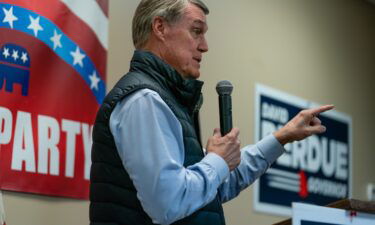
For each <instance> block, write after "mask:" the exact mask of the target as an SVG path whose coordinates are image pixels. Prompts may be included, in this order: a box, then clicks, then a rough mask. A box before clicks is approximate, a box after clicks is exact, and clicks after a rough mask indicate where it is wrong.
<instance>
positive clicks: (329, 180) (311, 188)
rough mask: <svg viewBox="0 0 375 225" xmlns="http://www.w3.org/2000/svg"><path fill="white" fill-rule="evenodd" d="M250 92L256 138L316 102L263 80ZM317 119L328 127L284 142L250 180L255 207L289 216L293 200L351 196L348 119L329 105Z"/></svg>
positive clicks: (322, 201)
mask: <svg viewBox="0 0 375 225" xmlns="http://www.w3.org/2000/svg"><path fill="white" fill-rule="evenodd" d="M255 96H256V97H255V104H256V105H255V109H256V113H255V124H256V125H255V136H256V137H255V139H256V141H258V140H261V139H262V138H264V137H265V136H267V135H269V134H270V133H273V132H274V131H276V130H277V129H279V128H281V127H282V126H284V125H285V124H286V123H287V122H288V121H289V120H291V119H292V118H293V117H294V116H296V115H297V113H298V112H300V111H301V110H303V109H307V108H312V107H316V106H318V104H316V103H312V102H310V101H308V100H304V99H302V98H300V97H296V96H293V95H290V94H288V93H285V92H282V91H278V90H276V89H273V88H270V87H266V86H263V85H257V86H256V95H255ZM319 119H320V120H321V121H322V123H323V124H324V125H325V126H326V127H327V131H326V132H325V133H323V134H317V135H313V136H311V137H309V138H307V139H305V140H302V141H296V142H293V143H289V144H287V145H285V150H286V152H285V153H284V154H283V155H282V156H281V157H279V158H278V160H277V161H276V162H275V163H274V164H273V165H272V166H271V167H270V168H269V169H268V170H267V172H266V173H265V174H264V175H263V176H261V177H260V179H259V180H258V181H257V182H256V183H255V186H254V208H255V210H256V211H260V212H267V213H272V214H278V215H288V216H290V215H291V206H292V202H305V203H312V204H317V205H326V204H329V203H332V202H335V201H338V200H341V199H344V198H348V197H350V196H351V170H352V165H351V159H352V157H351V154H352V145H351V143H352V137H351V131H352V128H351V127H352V123H351V118H350V117H349V116H348V115H345V114H344V113H340V112H338V111H336V110H333V111H329V112H325V113H322V114H321V115H319Z"/></svg>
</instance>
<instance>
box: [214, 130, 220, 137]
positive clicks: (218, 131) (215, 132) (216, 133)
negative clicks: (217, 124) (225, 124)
mask: <svg viewBox="0 0 375 225" xmlns="http://www.w3.org/2000/svg"><path fill="white" fill-rule="evenodd" d="M214 136H215V137H221V132H220V128H215V129H214Z"/></svg>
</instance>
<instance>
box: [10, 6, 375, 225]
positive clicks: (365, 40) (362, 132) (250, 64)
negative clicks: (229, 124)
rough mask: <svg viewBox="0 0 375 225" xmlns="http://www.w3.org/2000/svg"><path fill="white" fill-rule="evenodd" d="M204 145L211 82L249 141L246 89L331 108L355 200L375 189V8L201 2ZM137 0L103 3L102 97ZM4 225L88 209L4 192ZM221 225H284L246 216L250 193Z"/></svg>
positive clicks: (250, 103)
mask: <svg viewBox="0 0 375 225" xmlns="http://www.w3.org/2000/svg"><path fill="white" fill-rule="evenodd" d="M206 2H207V4H208V5H209V7H210V9H211V14H210V15H209V17H208V22H209V27H210V28H209V31H208V36H207V38H208V42H209V47H210V51H209V52H208V53H207V54H206V56H205V58H204V61H203V65H202V76H201V79H202V80H204V81H205V87H204V96H205V104H204V107H203V110H202V114H201V119H202V129H203V130H202V131H203V137H204V139H207V138H208V137H209V136H210V134H211V133H212V130H213V128H215V127H217V126H218V123H219V118H218V113H217V110H216V109H217V108H218V106H217V96H216V92H215V90H214V87H215V85H216V83H217V81H219V80H222V79H228V80H231V81H232V83H233V85H234V87H235V90H234V93H233V116H234V123H235V124H236V125H237V126H239V127H240V128H241V140H242V142H243V144H244V145H245V144H250V143H252V142H253V136H254V132H253V130H254V120H253V117H254V113H253V109H254V100H253V99H254V85H255V83H257V82H259V83H263V84H266V85H268V86H271V87H274V88H277V89H280V90H283V91H286V92H288V93H291V94H293V95H297V96H300V97H302V98H305V99H308V100H311V101H314V102H318V103H333V104H335V105H336V108H337V110H338V111H341V112H345V113H347V114H349V115H351V116H352V118H353V146H354V149H353V165H354V167H353V197H354V198H358V199H363V200H365V199H366V197H365V185H366V184H367V183H369V182H372V183H375V173H374V171H375V165H374V160H375V149H374V147H373V143H372V141H373V140H375V132H374V131H373V128H374V126H375V123H374V118H373V115H375V101H374V97H375V78H374V75H375V66H374V65H375V6H374V5H371V4H369V3H367V2H365V1H359V0H330V1H327V0H309V1H307V0H306V1H300V0H284V1H279V0H232V1H228V0H206ZM137 3H138V1H135V0H111V5H110V17H111V18H110V44H109V62H108V65H109V74H108V88H111V87H112V86H113V85H114V83H115V82H116V81H117V80H118V79H119V78H120V76H121V75H122V74H124V73H125V72H126V71H127V70H128V65H129V60H130V57H131V55H132V51H133V47H132V44H131V33H130V25H131V17H132V14H133V12H134V9H135V7H136V5H137ZM4 200H5V210H6V214H7V222H8V224H9V225H66V224H74V225H81V224H88V202H85V201H77V200H69V199H61V198H51V197H40V196H36V195H29V194H17V193H9V192H5V196H4ZM224 208H225V213H226V218H227V223H228V225H245V224H270V223H272V222H276V221H279V220H281V219H283V218H282V217H275V216H269V215H265V214H260V213H254V212H253V205H252V188H249V189H247V190H246V191H244V192H243V193H242V194H241V195H240V196H239V197H238V198H237V199H235V200H233V201H231V202H230V203H227V204H225V205H224Z"/></svg>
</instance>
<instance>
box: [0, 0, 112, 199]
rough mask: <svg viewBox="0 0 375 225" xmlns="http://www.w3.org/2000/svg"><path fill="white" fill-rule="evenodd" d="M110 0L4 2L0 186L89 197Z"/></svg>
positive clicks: (0, 7) (0, 21) (0, 4)
mask: <svg viewBox="0 0 375 225" xmlns="http://www.w3.org/2000/svg"><path fill="white" fill-rule="evenodd" d="M107 49H108V0H48V1H40V0H5V1H4V0H2V1H0V171H1V173H0V188H1V189H3V190H11V191H21V192H31V193H37V194H46V195H54V196H66V197H74V198H88V187H89V169H90V163H91V161H90V158H91V155H90V154H91V153H90V151H89V150H88V149H91V129H92V124H93V123H94V120H95V116H96V111H97V109H98V108H99V106H100V104H101V103H102V101H103V98H104V96H105V93H106V58H107Z"/></svg>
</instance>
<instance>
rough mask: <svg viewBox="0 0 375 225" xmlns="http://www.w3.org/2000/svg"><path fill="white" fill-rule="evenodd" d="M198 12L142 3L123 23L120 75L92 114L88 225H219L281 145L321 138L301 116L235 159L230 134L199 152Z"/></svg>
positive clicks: (164, 2) (185, 0) (201, 49)
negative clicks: (128, 29) (126, 44)
mask: <svg viewBox="0 0 375 225" xmlns="http://www.w3.org/2000/svg"><path fill="white" fill-rule="evenodd" d="M208 13H209V10H208V8H207V7H206V6H205V5H204V3H202V2H201V1H200V0H142V1H141V3H140V4H139V6H138V8H137V10H136V12H135V15H134V18H133V41H134V45H135V47H136V49H137V50H136V51H135V53H134V56H133V59H132V61H131V67H130V72H129V73H128V74H127V75H126V76H124V77H122V78H121V80H120V81H119V82H118V83H117V84H116V86H115V87H114V88H113V90H111V92H110V93H109V94H108V96H107V97H106V99H105V101H104V103H103V105H102V107H101V109H100V110H99V112H98V116H97V120H96V123H95V128H94V134H93V142H94V144H93V152H92V161H93V162H92V168H91V194H90V200H91V205H90V220H91V224H92V225H94V224H97V225H99V224H101V225H104V224H108V225H109V224H129V225H138V224H186V225H187V224H189V225H198V224H213V225H216V224H220V225H223V224H225V220H224V215H223V210H222V206H221V204H222V203H223V202H226V201H228V200H230V199H232V198H234V197H235V196H237V195H238V194H239V192H240V191H241V190H243V189H244V188H246V187H247V186H249V185H250V184H251V183H252V182H253V181H254V180H255V179H257V178H258V177H259V176H260V175H262V174H263V173H264V172H265V170H266V169H267V168H268V167H269V166H270V165H271V164H272V163H273V162H274V161H275V160H276V159H277V157H279V156H280V155H281V154H282V153H283V152H284V148H283V147H282V146H283V145H284V144H286V143H288V142H292V141H295V140H301V139H304V138H306V137H308V136H310V135H312V134H315V133H321V132H324V131H325V127H324V126H322V125H321V123H320V121H319V119H318V118H317V117H316V116H317V115H318V114H319V113H321V112H324V111H326V110H329V109H331V108H332V107H333V106H324V107H320V108H316V109H310V110H304V111H302V112H301V113H300V114H298V115H297V116H296V117H295V118H294V119H292V120H291V121H290V122H289V123H288V124H287V125H286V126H285V127H283V128H281V129H280V130H279V131H276V132H275V133H274V134H271V135H269V136H268V137H266V138H265V139H263V140H262V141H260V142H258V143H257V144H256V145H255V146H253V147H250V146H247V147H245V148H243V149H242V150H241V151H240V142H239V139H238V135H239V130H238V129H237V128H234V129H232V131H231V132H230V133H228V134H227V135H226V136H224V137H222V136H221V135H220V131H219V129H215V130H214V135H213V136H212V137H211V138H209V140H208V142H207V145H206V154H204V153H203V151H202V144H201V140H200V133H199V123H198V112H199V108H200V105H201V102H202V98H201V87H202V85H203V83H202V82H201V81H198V80H197V79H198V78H199V76H200V72H199V69H200V62H201V60H202V54H203V53H205V52H207V51H208V45H207V42H206V39H205V33H206V32H207V23H206V15H207V14H208Z"/></svg>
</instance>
